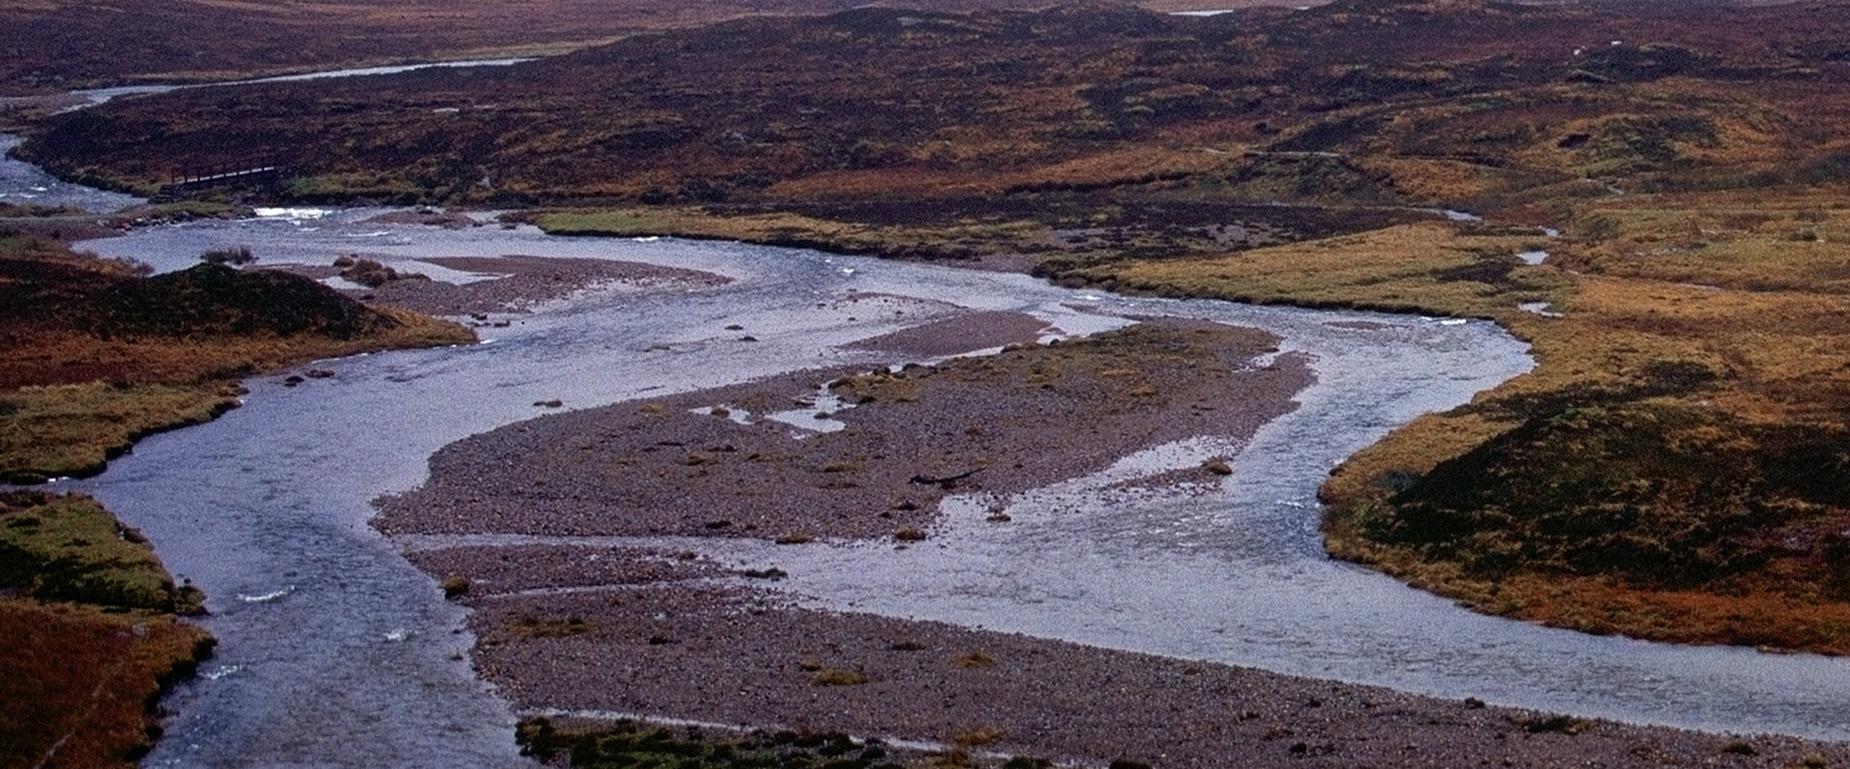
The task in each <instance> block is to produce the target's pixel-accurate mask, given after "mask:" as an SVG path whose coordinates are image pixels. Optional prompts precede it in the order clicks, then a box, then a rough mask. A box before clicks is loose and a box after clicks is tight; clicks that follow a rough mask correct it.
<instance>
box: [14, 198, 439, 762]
mask: <svg viewBox="0 0 1850 769" xmlns="http://www.w3.org/2000/svg"><path fill="white" fill-rule="evenodd" d="M183 214H184V212H182V211H179V210H178V209H176V210H175V211H172V212H169V214H167V215H183ZM237 256H238V257H239V258H240V259H241V258H242V257H243V256H244V253H243V252H239V253H238V254H237ZM472 339H473V336H472V335H471V334H470V333H469V332H468V331H467V330H465V329H463V328H461V327H459V326H455V325H453V324H449V323H445V322H441V321H437V320H434V319H431V318H427V317H424V316H421V315H416V314H412V313H408V312H401V311H397V310H391V309H374V308H369V307H365V306H363V305H360V304H359V303H357V302H354V301H352V300H349V299H346V298H345V297H342V296H340V295H338V294H336V293H334V292H332V291H330V290H327V289H326V288H324V287H322V286H319V285H317V284H316V283H314V282H313V281H311V280H308V279H305V278H299V277H295V276H288V275H283V274H280V273H262V272H252V273H246V272H240V271H236V270H232V269H230V268H227V267H224V266H221V265H215V264H202V265H200V266H198V267H195V268H192V269H189V270H185V271H182V272H178V273H171V274H168V275H162V276H156V277H148V276H146V275H145V274H144V273H143V271H141V270H138V269H135V268H134V267H133V266H132V265H128V264H125V263H120V262H113V261H108V260H102V259H97V258H94V257H88V256H83V255H79V254H75V253H72V252H70V251H69V250H68V249H66V248H65V247H64V246H63V245H61V244H59V243H56V242H53V241H47V240H39V239H36V238H32V237H25V236H18V235H8V234H4V233H0V340H4V341H5V343H6V345H7V348H8V355H7V357H6V358H5V360H4V361H3V362H0V480H5V481H8V482H24V483H32V482H39V481H42V480H44V479H45V478H47V477H52V476H61V475H84V474H90V473H95V472H100V471H101V470H102V469H103V467H104V464H105V463H106V462H107V461H108V459H109V458H110V457H112V456H115V455H116V454H119V453H121V452H123V451H126V450H127V449H128V448H129V447H130V446H131V445H132V444H133V443H134V442H135V441H136V440H137V439H139V438H140V437H142V436H144V435H147V434H149V433H152V432H157V431H160V430H166V429H172V428H176V427H182V426H186V425H192V424H198V423H200V422H204V421H207V420H210V419H212V418H213V417H215V416H217V415H218V414H220V413H222V412H224V411H225V410H226V409H229V408H232V407H234V406H236V405H237V398H238V396H239V395H240V388H239V386H238V384H237V380H238V379H241V378H243V377H246V376H251V375H254V374H256V373H259V372H262V371H267V370H272V369H275V368H278V367H282V366H287V365H292V364H295V363H300V362H306V361H309V360H315V359H319V358H325V357H333V356H339V355H347V354H352V353H357V352H362V351H370V350H378V349H387V348H393V347H417V346H430V345H437V344H454V343H463V342H468V341H471V340H472ZM0 594H4V595H5V597H0V637H4V638H6V639H7V654H5V655H0V765H4V766H46V767H128V766H132V765H133V764H134V763H135V761H136V759H137V758H138V757H139V756H140V755H141V754H142V753H145V752H146V751H147V749H148V748H149V747H150V743H151V741H152V739H153V738H154V737H155V736H157V735H158V734H159V722H158V720H157V719H156V718H155V717H154V713H153V708H154V706H155V704H156V702H157V700H158V695H159V693H160V692H161V691H162V689H163V688H164V687H165V686H166V685H167V684H169V683H171V682H172V681H174V680H176V679H177V678H179V677H183V676H186V675H189V674H190V672H191V670H192V669H193V667H194V666H195V665H196V664H197V663H198V661H199V660H200V659H202V658H203V657H204V656H205V655H206V654H207V653H208V651H209V650H210V648H211V638H210V637H209V636H208V635H206V633H205V632H204V631H203V630H200V629H199V628H197V627H194V626H192V625H189V624H186V623H184V622H182V621H180V620H179V618H178V616H177V614H179V613H192V612H195V611H198V610H199V609H200V605H201V596H200V595H199V594H198V592H197V591H195V590H192V589H191V588H190V587H180V586H176V585H174V583H173V579H172V577H171V576H169V575H168V573H167V571H166V569H165V568H164V567H162V565H161V563H160V561H159V559H158V558H156V557H155V555H154V552H153V550H152V549H150V548H149V546H148V543H147V542H146V541H145V540H144V539H142V538H141V535H140V534H138V533H136V532H135V531H134V530H132V529H130V528H128V527H126V526H124V525H122V524H121V523H120V522H118V521H116V520H115V518H114V517H112V516H111V515H110V514H109V512H108V511H107V510H105V509H104V508H103V507H102V506H101V505H100V504H98V503H97V502H96V501H95V500H93V499H89V498H87V497H76V496H57V495H50V494H43V493H38V492H30V491H22V492H11V493H7V494H4V495H0Z"/></svg>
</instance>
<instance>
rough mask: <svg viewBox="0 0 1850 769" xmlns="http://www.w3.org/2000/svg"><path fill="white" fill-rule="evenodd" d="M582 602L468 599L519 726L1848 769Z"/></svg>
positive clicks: (893, 637)
mask: <svg viewBox="0 0 1850 769" xmlns="http://www.w3.org/2000/svg"><path fill="white" fill-rule="evenodd" d="M569 584H570V583H568V585H569ZM566 586H567V585H560V586H559V587H566ZM586 587H590V588H592V589H590V590H589V591H588V592H583V593H571V592H565V591H563V590H561V591H558V592H554V593H552V594H544V593H534V594H525V595H523V594H519V593H513V594H508V593H496V592H490V591H488V590H483V591H482V592H481V593H480V594H478V593H476V592H475V591H473V590H472V591H471V594H470V595H469V597H468V598H467V602H468V603H469V604H470V605H471V606H472V607H473V608H474V609H475V611H474V612H473V613H472V614H471V617H470V627H471V629H472V631H473V632H475V633H476V634H477V635H478V637H479V638H480V639H481V642H480V646H479V648H478V650H477V652H476V653H475V655H476V664H477V666H478V667H479V669H480V670H481V671H482V672H483V674H484V675H485V676H487V677H488V678H489V679H491V680H493V681H496V682H497V683H498V684H499V685H500V687H501V690H502V691H503V692H504V694H505V695H506V696H508V697H509V698H510V699H512V700H513V701H514V702H515V704H516V705H517V706H518V707H522V708H527V709H531V711H532V712H538V713H561V712H562V713H564V714H567V715H571V714H582V715H589V716H593V717H596V716H597V715H598V714H631V717H639V718H642V719H643V720H644V721H647V720H648V718H649V717H651V716H657V717H672V718H674V719H688V720H692V721H697V722H704V723H713V724H723V725H728V726H734V727H737V728H739V729H740V730H742V731H751V730H767V731H776V730H779V729H789V730H794V731H798V732H800V733H813V734H829V733H834V732H842V733H848V734H857V735H871V736H877V737H880V738H883V739H888V740H899V741H906V742H923V743H926V744H937V745H942V746H944V747H943V748H940V750H941V751H943V753H945V754H949V753H950V752H951V751H953V750H961V751H969V752H981V753H986V754H1000V755H1003V756H1010V755H1025V756H1033V757H1037V758H1044V759H1053V760H1056V761H1060V762H1063V763H1064V762H1075V763H1079V764H1082V765H1104V764H1106V763H1108V762H1115V761H1131V762H1137V763H1141V764H1145V765H1149V766H1159V767H1176V768H1178V769H1208V768H1209V767H1225V766H1228V765H1230V764H1235V765H1238V766H1242V767H1255V768H1270V767H1287V766H1327V767H1354V766H1373V767H1431V766H1442V767H1471V766H1484V765H1491V766H1497V765H1503V766H1557V765H1566V764H1572V765H1587V764H1589V763H1593V764H1603V765H1607V766H1711V765H1718V764H1719V765H1726V766H1739V767H1780V768H1782V769H1783V768H1785V767H1795V766H1804V767H1826V766H1841V765H1843V764H1845V763H1846V762H1850V747H1846V746H1844V745H1842V744H1832V743H1816V742H1807V741H1803V740H1795V739H1791V738H1783V737H1764V736H1756V737H1730V736H1726V735H1716V734H1702V733H1696V732H1684V731H1677V730H1672V729H1662V728H1649V727H1639V726H1629V725H1623V724H1616V723H1612V722H1606V721H1596V720H1587V719H1579V718H1572V717H1567V716H1559V715H1553V714H1547V713H1537V712H1533V711H1520V710H1512V709H1508V708H1499V707H1486V706H1484V705H1483V704H1482V703H1479V702H1475V701H1447V700H1439V699H1433V698H1427V697H1420V696H1416V695H1410V694H1406V693H1402V692H1395V691H1392V690H1387V689H1378V688H1373V687H1363V686H1355V685H1351V684H1343V683H1336V682H1330V681H1319V680H1314V679H1306V678H1296V677H1290V676H1279V675H1275V674H1270V673H1265V672H1262V671H1257V670H1253V669H1250V668H1237V667H1230V666H1225V665H1216V664H1211V663H1200V662H1192V661H1187V660H1178V659H1173V658H1164V657H1155V656H1148V655H1141V654H1132V653H1127V652H1119V651H1112V650H1108V649H1100V648H1096V647H1090V646H1080V645H1076V644H1066V643H1060V642H1057V641H1048V640H1044V639H1037V638H1032V637H1028V636H1021V635H1013V634H1006V633H996V632H985V631H981V630H971V629H967V628H960V627H955V626H951V625H944V624H940V623H931V622H909V621H905V620H898V619H892V618H887V617H879V616H874V615H868V614H854V613H845V614H844V613H835V612H819V611H811V610H804V609H800V608H791V607H788V606H786V605H783V603H782V601H781V600H780V599H779V598H777V597H776V596H775V595H769V594H765V593H761V592H757V591H754V590H752V589H750V588H743V587H733V586H715V585H712V584H710V583H707V582H704V581H684V582H678V583H677V582H673V581H667V580H657V581H650V582H645V583H642V584H632V585H628V586H625V587H623V588H621V589H615V588H605V589H596V588H595V587H592V586H590V585H587V586H586ZM612 717H613V716H609V715H606V716H604V718H612ZM721 734H723V733H721ZM705 735H706V737H705V739H708V740H711V739H714V732H712V731H710V730H708V731H705ZM695 741H696V742H698V741H699V740H695ZM574 765H576V766H584V765H586V764H577V763H574ZM771 765H773V766H775V765H777V764H771Z"/></svg>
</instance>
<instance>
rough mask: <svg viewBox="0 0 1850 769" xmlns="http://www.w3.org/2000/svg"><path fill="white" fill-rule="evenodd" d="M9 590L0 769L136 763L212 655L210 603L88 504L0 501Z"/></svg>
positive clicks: (0, 669) (1, 557)
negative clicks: (173, 687) (207, 623)
mask: <svg viewBox="0 0 1850 769" xmlns="http://www.w3.org/2000/svg"><path fill="white" fill-rule="evenodd" d="M0 592H3V593H4V597H0V635H4V637H5V638H6V639H7V653H6V654H4V655H0V766H19V767H60V768H65V767H68V768H71V769H78V768H89V767H129V766H133V765H134V764H135V762H136V760H137V759H138V758H139V757H140V756H141V755H142V754H144V753H146V752H147V750H148V749H149V748H150V747H151V746H152V744H153V740H154V739H155V738H156V737H157V736H158V735H159V734H160V725H159V719H158V713H157V710H156V707H157V703H158V700H159V696H160V694H161V692H162V691H163V690H164V689H165V688H166V687H167V686H169V685H170V684H172V683H173V682H175V681H177V680H179V679H181V678H184V677H186V676H190V675H191V674H192V671H193V669H194V668H195V667H196V666H197V665H198V663H199V662H200V661H201V660H203V659H204V658H205V657H206V656H207V655H209V654H210V653H211V648H212V639H211V637H210V636H208V635H207V634H206V633H205V631H203V630H201V629H199V628H198V627H196V626H194V625H192V624H189V623H187V622H185V621H184V620H182V619H180V617H179V615H180V614H181V613H186V612H192V611H197V609H198V607H199V602H200V600H201V598H202V596H200V595H199V594H198V592H197V591H195V590H192V589H191V588H188V587H179V586H176V585H175V584H174V582H173V578H172V577H171V576H170V575H168V573H167V571H166V569H165V568H164V567H162V565H161V562H160V559H158V558H156V557H155V555H154V552H153V550H152V549H151V548H149V546H148V544H147V541H146V540H144V539H142V537H141V536H140V534H139V533H137V532H135V531H134V530H133V529H129V528H127V527H125V526H123V525H122V524H120V523H118V522H117V521H116V520H115V519H114V518H113V517H111V516H110V515H109V513H108V512H107V511H105V510H104V509H103V508H102V506H101V505H99V504H97V503H96V502H95V500H92V499H89V498H87V497H81V496H61V495H50V494H40V493H35V492H11V493H7V494H0Z"/></svg>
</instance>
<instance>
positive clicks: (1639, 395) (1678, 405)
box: [1076, 191, 1850, 654]
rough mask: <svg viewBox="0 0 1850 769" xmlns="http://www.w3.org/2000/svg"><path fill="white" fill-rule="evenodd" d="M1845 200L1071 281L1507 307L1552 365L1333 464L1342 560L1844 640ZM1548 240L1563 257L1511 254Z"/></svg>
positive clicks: (1602, 622) (1555, 601) (1300, 249)
mask: <svg viewBox="0 0 1850 769" xmlns="http://www.w3.org/2000/svg"><path fill="white" fill-rule="evenodd" d="M1828 198H1829V196H1828V195H1825V194H1823V193H1814V192H1810V191H1789V192H1786V193H1783V194H1781V195H1779V196H1774V197H1760V196H1757V197H1754V198H1751V199H1750V198H1747V197H1741V196H1735V195H1726V194H1714V195H1689V196H1674V197H1632V198H1627V199H1623V200H1618V199H1615V200H1611V201H1606V202H1601V203H1597V204H1591V205H1588V206H1586V207H1585V208H1584V209H1582V210H1580V211H1579V212H1577V213H1576V214H1575V215H1574V216H1573V219H1572V226H1571V227H1570V228H1569V229H1570V237H1568V238H1566V239H1562V240H1557V241H1550V242H1546V243H1540V244H1538V243H1537V242H1535V240H1534V238H1533V237H1532V236H1510V235H1484V234H1479V233H1476V232H1473V230H1476V229H1481V228H1474V227H1471V226H1460V225H1429V226H1421V227H1414V228H1399V229H1395V230H1386V231H1381V232H1376V233H1370V234H1368V235H1364V236H1358V237H1351V238H1337V239H1331V240H1327V241H1319V242H1314V243H1308V244H1300V245H1294V246H1285V247H1280V248H1274V249H1264V250H1258V251H1252V252H1247V253H1244V254H1239V255H1233V256H1227V257H1221V258H1209V259H1185V260H1175V261H1162V262H1130V263H1121V264H1113V265H1107V266H1102V267H1096V268H1092V269H1088V270H1083V271H1080V272H1078V273H1076V276H1077V277H1079V278H1083V279H1086V280H1090V281H1095V282H1099V283H1101V284H1103V285H1106V286H1110V287H1114V288H1120V289H1127V290H1135V291H1148V292H1157V293H1164V294H1170V295H1183V296H1207V297H1220V298H1227V299H1237V300H1242V301H1262V302H1265V301H1277V302H1289V303H1296V304H1309V305H1328V306H1348V307H1365V308H1378V309H1393V310H1410V311H1416V312H1425V313H1430V314H1449V315H1469V316H1481V317H1490V318H1495V319H1496V320H1498V321H1499V322H1500V323H1502V324H1503V325H1505V326H1506V327H1507V328H1509V329H1511V330H1512V331H1513V332H1515V333H1516V334H1518V335H1519V336H1521V337H1523V338H1525V339H1527V340H1529V341H1530V342H1531V343H1532V344H1533V345H1534V355H1535V357H1536V359H1537V361H1538V363H1539V366H1538V368H1537V369H1536V370H1535V371H1534V372H1533V373H1531V374H1529V375H1526V376H1523V377H1520V378H1518V379H1516V380H1514V381H1512V382H1510V383H1508V384H1506V385H1504V386H1502V387H1499V388H1497V389H1495V390H1492V391H1490V392H1488V393H1485V394H1483V395H1482V396H1480V397H1479V398H1478V399H1477V400H1476V402H1474V403H1473V404H1471V405H1469V406H1466V407H1464V408H1461V409H1458V410H1455V411H1453V412H1450V413H1447V414H1440V415H1433V416H1429V417H1426V418H1423V419H1421V420H1419V421H1416V422H1414V423H1413V424H1411V425H1409V426H1407V427H1405V428H1403V429H1401V430H1399V431H1397V432H1395V433H1394V434H1393V435H1391V436H1390V437H1389V438H1388V439H1387V440H1385V441H1383V442H1382V443H1380V444H1378V445H1376V446H1373V447H1371V448H1369V449H1367V450H1366V451H1364V452H1362V453H1361V454H1359V455H1358V456H1357V457H1355V458H1354V459H1353V460H1351V461H1350V462H1349V463H1347V464H1345V465H1344V466H1343V467H1341V468H1339V469H1338V471H1337V472H1336V474H1335V475H1334V477H1332V479H1331V480H1330V482H1329V483H1328V484H1327V485H1326V487H1325V489H1324V495H1325V498H1326V500H1327V501H1328V502H1329V503H1330V505H1331V513H1330V517H1329V519H1328V521H1327V522H1326V526H1325V531H1326V533H1327V535H1328V542H1327V544H1328V547H1329V549H1330V551H1331V552H1332V553H1333V554H1335V555H1337V556H1338V557H1342V558H1347V559H1352V560H1356V561H1360V562H1363V563H1367V564H1370V565H1372V566H1375V567H1377V568H1381V569H1383V570H1386V571H1388V572H1390V573H1393V574H1396V575H1397V576H1401V577H1403V578H1405V579H1407V580H1409V581H1411V582H1413V583H1414V584H1416V585H1418V586H1420V587H1423V588H1426V589H1430V590H1434V591H1437V592H1441V593H1444V594H1446V595H1450V596H1453V597H1457V598H1460V599H1462V600H1464V601H1466V602H1467V603H1469V604H1471V605H1472V606H1474V607H1476V608H1479V609H1481V610H1485V611H1491V612H1495V613H1500V614H1509V615H1513V616H1517V617H1522V618H1526V619H1533V620H1539V621H1543V622H1547V623H1550V624H1556V625H1562V626H1566V627H1572V628H1576V629H1580V630H1586V631H1591V632H1599V633H1625V634H1628V635H1635V636H1641V637H1647V638H1655V639H1662V640H1673V641H1689V642H1705V643H1745V644H1762V645H1767V646H1775V647H1781V648H1797V649H1807V650H1813V651H1822V652H1829V653H1839V654H1841V653H1847V652H1850V589H1847V588H1850V572H1846V561H1845V560H1844V556H1845V554H1846V553H1850V547H1847V546H1846V544H1845V542H1844V541H1843V534H1842V531H1843V525H1844V522H1845V521H1846V520H1850V496H1847V493H1846V489H1850V486H1847V485H1846V484H1844V483H1843V479H1844V478H1846V477H1850V475H1847V473H1850V432H1846V425H1845V421H1844V415H1845V414H1846V413H1850V339H1846V337H1847V336H1850V329H1847V328H1845V326H1844V324H1843V323H1842V321H1841V319H1842V318H1843V317H1845V316H1844V313H1845V312H1846V311H1850V293H1846V290H1845V289H1846V285H1845V282H1844V279H1843V277H1842V276H1843V273H1842V271H1843V269H1844V266H1845V265H1847V264H1850V249H1847V248H1845V247H1844V246H1841V245H1833V243H1834V238H1835V236H1836V233H1838V232H1845V233H1846V234H1850V215H1847V214H1846V213H1845V212H1843V211H1841V210H1837V209H1826V208H1821V207H1819V204H1820V203H1821V202H1823V201H1824V200H1827V199H1828ZM1538 245H1541V246H1546V247H1547V248H1548V249H1549V250H1550V257H1549V260H1548V263H1547V264H1546V265H1543V266H1539V267H1536V266H1528V265H1525V264H1523V263H1522V262H1521V261H1519V260H1518V259H1517V258H1516V256H1515V254H1516V253H1518V252H1519V251H1526V250H1530V249H1533V248H1535V247H1537V246H1538ZM1800 275H1803V276H1804V277H1800ZM1833 275H1837V277H1832V276H1833ZM1530 302H1546V303H1547V307H1548V309H1549V311H1550V312H1558V313H1560V314H1561V316H1562V317H1547V316H1542V315H1537V314H1533V313H1531V312H1525V311H1523V310H1521V309H1519V308H1518V304H1519V303H1530Z"/></svg>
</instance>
